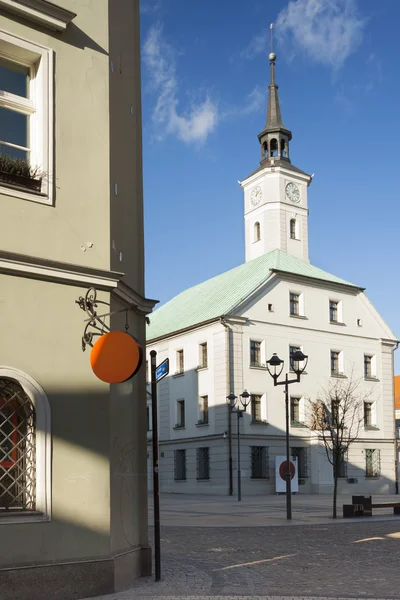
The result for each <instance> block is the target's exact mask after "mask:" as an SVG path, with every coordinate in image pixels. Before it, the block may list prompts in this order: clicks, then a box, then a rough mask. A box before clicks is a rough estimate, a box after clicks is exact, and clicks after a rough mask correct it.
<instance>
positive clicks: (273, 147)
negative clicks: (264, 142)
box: [270, 138, 278, 156]
mask: <svg viewBox="0 0 400 600" xmlns="http://www.w3.org/2000/svg"><path fill="white" fill-rule="evenodd" d="M270 154H271V156H278V141H277V140H276V139H275V138H273V139H272V140H271V142H270Z"/></svg>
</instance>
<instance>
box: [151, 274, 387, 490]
mask: <svg viewBox="0 0 400 600" xmlns="http://www.w3.org/2000/svg"><path fill="white" fill-rule="evenodd" d="M293 286H295V287H293ZM292 289H296V290H297V291H299V292H300V293H301V294H304V307H305V308H304V318H303V319H299V318H298V317H294V316H290V315H289V294H290V291H291V290H292ZM332 298H335V299H336V300H337V301H339V302H341V303H342V311H343V322H342V323H340V324H339V323H338V324H332V323H330V321H329V301H330V299H332ZM270 305H272V307H271V306H270ZM269 308H270V310H269ZM271 309H272V310H271ZM358 323H359V324H358ZM251 341H258V342H261V348H260V350H261V357H260V358H261V361H260V362H261V365H265V361H266V359H268V358H269V357H270V356H271V355H272V353H273V352H277V353H278V355H279V356H280V357H281V358H284V359H285V366H286V367H287V366H288V364H289V347H290V346H299V347H301V349H302V350H303V352H304V353H305V354H307V355H308V356H309V362H308V368H307V374H306V375H304V376H302V378H301V382H300V383H299V384H293V385H291V386H290V390H289V391H290V395H291V396H293V397H298V398H300V407H299V417H300V418H299V421H300V422H307V413H308V398H311V399H313V398H314V399H315V397H316V395H317V393H318V392H319V391H320V390H321V388H322V387H326V385H327V383H328V382H329V381H333V380H334V378H333V377H331V374H330V352H331V350H337V351H339V352H341V353H343V363H342V365H343V367H342V368H343V376H344V377H347V378H349V377H351V374H352V371H353V373H354V377H356V378H361V379H362V383H361V387H360V394H362V393H363V390H365V391H366V392H368V393H369V392H370V393H371V396H370V398H369V399H370V400H371V402H372V404H373V410H372V413H373V417H372V419H373V425H374V427H373V428H371V427H368V428H364V427H362V428H361V430H360V436H359V440H358V441H357V442H356V443H354V444H353V445H352V446H351V448H350V450H349V457H348V463H347V473H346V477H344V478H341V479H340V481H339V492H341V493H354V494H356V493H363V494H364V493H365V494H369V493H371V494H376V493H394V489H395V446H394V411H393V336H392V333H391V332H390V330H389V329H388V327H387V326H386V325H385V324H384V322H383V321H382V320H381V319H380V317H379V315H378V314H377V313H376V311H375V309H374V308H373V307H372V306H371V304H370V302H369V301H368V299H367V298H366V296H365V295H364V293H363V292H362V291H356V290H354V289H350V290H349V289H348V288H345V286H338V285H335V284H330V283H326V284H323V283H322V282H319V283H318V284H317V285H316V284H315V283H311V282H307V281H300V278H298V280H297V281H296V278H295V277H294V276H293V277H291V278H289V277H287V278H283V277H282V276H277V275H276V276H275V277H273V279H272V280H271V281H270V282H269V283H268V286H267V287H266V288H265V289H263V290H260V291H259V292H258V294H257V295H255V296H254V297H252V298H249V300H248V302H247V303H246V304H245V305H244V306H243V308H242V310H241V311H240V314H237V315H236V317H235V318H234V317H231V318H229V319H227V318H226V319H224V320H223V319H221V320H220V321H217V322H215V323H212V324H209V325H207V326H204V327H198V328H195V329H193V330H191V331H188V332H186V333H182V334H180V335H176V336H171V337H168V338H166V339H163V340H160V341H158V342H157V343H154V344H150V345H149V346H148V352H149V351H150V350H153V349H155V350H156V351H157V363H158V364H159V363H161V362H162V360H164V359H165V358H166V357H169V359H170V375H169V376H168V377H166V378H165V379H164V380H162V381H161V382H160V383H159V385H158V388H159V390H158V397H159V437H160V485H161V490H162V491H168V492H177V493H216V494H227V493H228V491H229V448H228V442H229V440H228V436H227V433H228V430H229V424H228V423H229V421H228V419H229V416H228V407H227V404H226V396H227V395H228V394H229V392H230V391H231V390H233V391H234V392H235V394H236V395H239V394H240V393H241V392H242V391H243V390H244V389H247V390H248V391H249V392H250V393H251V394H254V395H258V396H261V411H260V416H261V420H260V421H258V422H252V415H251V406H249V407H248V408H247V413H246V415H244V418H243V419H241V420H240V429H241V470H242V489H243V493H247V494H263V493H274V492H275V456H278V455H282V454H284V453H285V446H284V444H285V438H284V436H285V403H284V395H283V389H282V388H281V387H275V388H274V386H273V381H272V379H271V377H270V376H269V375H268V373H267V371H266V368H265V367H263V366H261V367H252V366H250V342H251ZM204 343H207V350H208V357H207V358H208V360H207V365H208V366H207V367H206V368H199V357H200V353H201V347H200V345H201V344H204ZM182 350H183V353H184V371H183V373H180V374H175V373H176V371H177V370H179V369H177V363H176V360H177V352H178V351H182ZM364 355H368V356H372V357H373V364H374V369H375V371H374V373H373V377H371V378H367V379H365V378H364V377H363V374H364ZM285 372H286V371H285ZM203 396H208V424H199V423H198V422H199V420H201V415H200V413H199V401H200V398H201V397H203ZM182 400H184V403H185V409H184V411H185V415H184V426H183V427H176V424H177V423H178V421H179V418H178V416H179V415H178V402H179V401H182ZM236 427H237V423H236V415H232V432H233V486H234V493H235V491H236V488H237V481H236V461H237V438H236ZM224 434H225V435H224ZM149 438H151V434H150V435H149ZM290 444H291V447H292V448H299V447H303V448H305V454H306V459H305V463H306V468H305V471H304V468H303V469H302V472H300V473H299V483H300V487H299V490H300V493H301V492H303V493H324V492H330V491H331V489H332V483H333V479H332V467H331V465H330V464H329V463H328V461H327V459H326V456H325V449H324V448H321V447H320V446H319V445H318V442H317V440H316V439H315V438H313V434H312V432H311V431H310V429H309V428H308V427H305V426H301V425H300V424H292V425H291V427H290ZM251 447H266V448H268V450H267V456H268V458H267V461H268V464H267V468H266V473H265V475H266V477H265V478H264V477H262V478H253V477H252V474H253V475H254V473H252V467H251V452H252V451H251ZM198 448H209V462H210V470H209V478H207V479H204V480H202V479H200V480H199V479H198V475H199V473H198V466H197V460H198V459H197V449H198ZM367 449H376V450H379V454H380V475H379V476H378V477H374V478H370V477H366V450H367ZM176 450H185V453H186V477H185V479H182V480H176V479H175V476H176V475H177V473H176V472H175V468H174V467H175V465H174V459H175V460H176V457H175V455H174V453H175V451H176ZM149 461H150V462H151V445H150V444H149ZM150 472H151V470H150ZM354 479H355V480H356V482H353V480H354Z"/></svg>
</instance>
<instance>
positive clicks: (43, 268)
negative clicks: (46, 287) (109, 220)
mask: <svg viewBox="0 0 400 600" xmlns="http://www.w3.org/2000/svg"><path fill="white" fill-rule="evenodd" d="M0 273H2V274H4V275H12V276H16V277H25V278H28V279H37V280H40V281H49V282H52V283H60V284H64V285H72V286H77V287H87V288H89V287H95V288H96V289H97V290H103V291H108V292H111V293H112V294H113V295H114V296H115V297H116V298H118V299H119V300H121V301H122V302H123V303H124V304H126V305H127V306H129V307H132V308H135V310H137V312H139V313H142V314H145V315H146V314H148V313H150V312H151V311H152V309H153V307H154V306H155V304H157V300H152V299H149V298H145V297H144V296H142V295H141V294H139V293H138V292H136V291H135V290H133V289H132V288H130V287H129V286H128V285H127V284H126V283H124V282H123V281H122V278H123V276H124V274H123V273H118V272H116V271H105V270H102V269H95V268H92V267H87V266H81V265H73V264H70V263H65V262H60V261H55V260H49V259H45V258H36V257H33V256H26V255H24V254H15V253H13V252H6V251H3V250H0Z"/></svg>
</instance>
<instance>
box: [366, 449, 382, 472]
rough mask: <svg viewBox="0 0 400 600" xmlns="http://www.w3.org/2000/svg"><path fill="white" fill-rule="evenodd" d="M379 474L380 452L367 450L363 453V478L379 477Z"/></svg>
mask: <svg viewBox="0 0 400 600" xmlns="http://www.w3.org/2000/svg"><path fill="white" fill-rule="evenodd" d="M380 474H381V451H380V450H378V449H369V450H366V451H365V476H366V477H379V476H380Z"/></svg>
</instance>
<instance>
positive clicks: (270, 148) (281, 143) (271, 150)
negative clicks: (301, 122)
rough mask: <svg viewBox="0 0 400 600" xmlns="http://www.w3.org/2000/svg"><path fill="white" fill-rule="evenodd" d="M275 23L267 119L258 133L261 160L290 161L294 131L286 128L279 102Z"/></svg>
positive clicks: (271, 26)
mask: <svg viewBox="0 0 400 600" xmlns="http://www.w3.org/2000/svg"><path fill="white" fill-rule="evenodd" d="M272 31H273V23H271V25H270V32H271V52H270V53H269V56H268V58H269V68H270V83H269V86H268V107H267V120H266V123H265V127H264V129H263V131H262V132H261V133H260V134H259V135H258V139H259V141H260V144H261V160H265V159H266V158H268V159H270V158H272V157H277V158H284V159H286V160H288V161H289V144H288V143H289V141H290V140H291V139H292V133H291V132H290V131H289V130H288V129H285V126H284V124H283V121H282V114H281V107H280V103H279V94H278V85H277V83H276V81H275V61H276V54H275V52H274V48H273V35H272Z"/></svg>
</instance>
